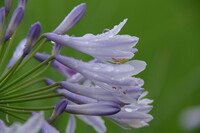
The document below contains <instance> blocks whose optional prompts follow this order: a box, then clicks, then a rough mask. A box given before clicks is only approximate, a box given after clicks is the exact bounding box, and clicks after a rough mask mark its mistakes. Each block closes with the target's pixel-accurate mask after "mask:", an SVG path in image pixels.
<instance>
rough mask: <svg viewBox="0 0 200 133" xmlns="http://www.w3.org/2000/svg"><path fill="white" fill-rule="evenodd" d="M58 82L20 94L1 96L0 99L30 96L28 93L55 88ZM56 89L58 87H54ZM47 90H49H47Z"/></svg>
mask: <svg viewBox="0 0 200 133" xmlns="http://www.w3.org/2000/svg"><path fill="white" fill-rule="evenodd" d="M58 85H59V83H56V84H53V85H50V86H45V87H43V88H40V89H37V90H34V91H29V92H24V93H21V94H16V95H11V96H10V95H9V96H7V97H1V98H0V100H7V99H13V98H18V97H22V96H26V97H27V96H31V95H30V94H34V93H36V94H37V93H38V92H40V93H41V92H43V91H45V90H47V89H50V88H54V89H55V86H58ZM56 89H58V87H56ZM48 91H49V90H48Z"/></svg>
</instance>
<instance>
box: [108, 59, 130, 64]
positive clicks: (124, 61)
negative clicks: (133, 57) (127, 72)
mask: <svg viewBox="0 0 200 133" xmlns="http://www.w3.org/2000/svg"><path fill="white" fill-rule="evenodd" d="M112 59H113V61H114V62H115V63H114V64H124V63H126V62H128V61H129V59H116V58H112Z"/></svg>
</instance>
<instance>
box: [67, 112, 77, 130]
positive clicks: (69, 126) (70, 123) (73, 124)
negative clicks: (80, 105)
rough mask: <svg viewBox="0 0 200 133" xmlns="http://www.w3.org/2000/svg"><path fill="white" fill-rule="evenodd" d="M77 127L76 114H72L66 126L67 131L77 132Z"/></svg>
mask: <svg viewBox="0 0 200 133" xmlns="http://www.w3.org/2000/svg"><path fill="white" fill-rule="evenodd" d="M75 129H76V120H75V117H74V115H70V117H69V121H68V124H67V128H66V133H75Z"/></svg>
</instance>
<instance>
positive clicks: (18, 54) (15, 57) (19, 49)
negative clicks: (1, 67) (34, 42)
mask: <svg viewBox="0 0 200 133" xmlns="http://www.w3.org/2000/svg"><path fill="white" fill-rule="evenodd" d="M25 44H26V39H23V40H22V41H21V42H20V43H19V45H18V46H17V48H16V50H15V52H14V54H13V57H12V59H11V60H10V62H9V64H8V66H7V67H8V68H10V67H12V66H13V65H14V64H15V63H16V62H17V60H18V59H19V58H20V57H22V55H24V48H25Z"/></svg>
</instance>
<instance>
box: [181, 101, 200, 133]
mask: <svg viewBox="0 0 200 133" xmlns="http://www.w3.org/2000/svg"><path fill="white" fill-rule="evenodd" d="M180 124H181V128H182V129H183V130H184V131H186V132H188V133H189V132H193V131H195V130H197V129H199V128H200V106H199V105H198V106H193V107H189V108H187V109H185V110H183V112H182V113H181V119H180Z"/></svg>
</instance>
